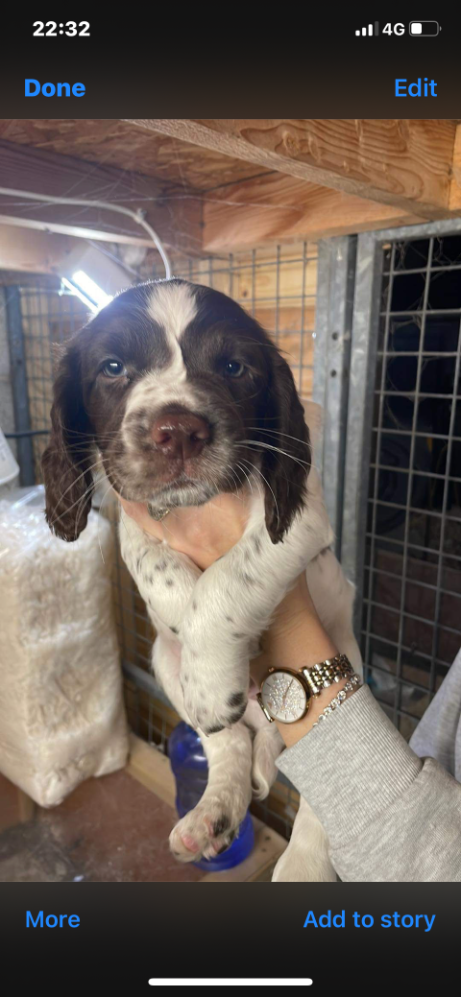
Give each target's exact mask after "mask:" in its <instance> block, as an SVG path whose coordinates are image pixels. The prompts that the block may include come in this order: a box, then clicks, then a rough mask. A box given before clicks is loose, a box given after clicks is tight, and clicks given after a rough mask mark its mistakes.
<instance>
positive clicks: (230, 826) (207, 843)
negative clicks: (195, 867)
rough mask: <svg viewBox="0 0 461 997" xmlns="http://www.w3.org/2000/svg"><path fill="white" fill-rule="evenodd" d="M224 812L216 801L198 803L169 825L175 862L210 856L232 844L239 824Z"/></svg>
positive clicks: (194, 860) (217, 853) (195, 860)
mask: <svg viewBox="0 0 461 997" xmlns="http://www.w3.org/2000/svg"><path fill="white" fill-rule="evenodd" d="M240 823H241V822H240V820H239V822H238V824H237V826H235V822H234V821H233V820H232V818H231V817H230V816H228V815H227V814H226V813H224V811H223V809H222V807H220V806H219V803H218V802H217V803H216V805H213V804H212V803H210V804H209V805H208V806H207V805H205V804H201V803H199V804H198V806H196V807H195V808H194V810H190V811H189V813H187V814H186V815H185V817H183V818H182V819H181V820H180V821H178V823H177V824H176V825H175V827H174V828H173V830H172V832H171V834H170V848H171V851H172V853H173V855H174V856H175V858H177V859H178V861H179V862H197V861H198V859H200V858H205V859H211V858H214V857H215V856H216V855H219V854H220V853H221V852H224V851H225V849H226V848H229V845H231V844H232V842H233V840H234V838H235V836H236V834H237V831H238V828H239V824H240Z"/></svg>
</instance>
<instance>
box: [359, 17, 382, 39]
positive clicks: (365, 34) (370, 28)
mask: <svg viewBox="0 0 461 997" xmlns="http://www.w3.org/2000/svg"><path fill="white" fill-rule="evenodd" d="M355 33H356V35H357V37H358V38H360V37H362V38H372V37H373V35H379V23H378V21H375V22H374V24H367V25H365V27H364V28H356V31H355Z"/></svg>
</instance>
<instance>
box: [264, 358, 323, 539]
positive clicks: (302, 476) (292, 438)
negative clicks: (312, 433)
mask: <svg viewBox="0 0 461 997" xmlns="http://www.w3.org/2000/svg"><path fill="white" fill-rule="evenodd" d="M260 442H261V444H262V448H261V449H262V453H263V456H262V464H261V471H262V474H263V475H264V478H265V479H266V482H263V484H264V488H265V511H266V527H267V531H268V533H269V536H270V538H271V540H272V543H279V541H281V540H283V537H284V535H285V533H286V532H287V530H288V529H289V527H290V526H291V523H292V521H293V519H294V517H295V515H296V513H297V512H298V511H299V510H300V509H301V507H302V504H303V501H304V498H305V493H306V480H307V475H308V473H309V469H310V463H311V447H310V442H309V430H308V428H307V426H306V423H305V419H304V409H303V407H302V405H301V402H300V400H299V397H298V393H297V391H296V388H295V383H294V380H293V375H292V373H291V370H290V368H289V366H288V364H287V363H286V361H285V360H283V358H282V357H281V356H280V354H279V353H277V352H276V351H275V350H274V351H273V353H272V376H271V383H270V387H269V395H268V399H267V402H266V409H265V420H264V432H263V433H261V434H260ZM272 447H275V448H276V449H271V448H272ZM281 451H282V452H281Z"/></svg>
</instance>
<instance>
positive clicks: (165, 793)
mask: <svg viewBox="0 0 461 997" xmlns="http://www.w3.org/2000/svg"><path fill="white" fill-rule="evenodd" d="M125 771H126V772H128V774H129V775H131V776H132V777H133V779H137V781H138V782H141V783H142V785H143V786H145V787H146V789H150V791H151V793H155V795H156V796H159V797H160V799H161V800H163V801H164V802H165V803H168V805H169V806H170V807H174V805H175V802H174V801H175V795H176V793H175V782H174V776H173V773H172V771H171V768H170V763H169V761H168V758H167V757H166V755H162V753H161V752H160V751H157V750H156V749H155V748H152V747H151V746H150V745H149V744H146V742H145V741H141V739H140V738H139V737H136V735H135V734H131V737H130V757H129V761H128V765H127V766H126V770H125Z"/></svg>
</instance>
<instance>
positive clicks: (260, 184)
mask: <svg viewBox="0 0 461 997" xmlns="http://www.w3.org/2000/svg"><path fill="white" fill-rule="evenodd" d="M421 220H422V219H421V217H419V216H417V215H415V214H409V213H408V212H405V211H402V210H401V209H399V208H394V207H392V206H390V205H387V204H377V203H376V202H375V201H366V200H365V199H364V198H360V197H355V196H354V195H352V194H342V193H340V192H339V191H336V190H331V189H330V188H328V187H317V186H315V185H314V184H307V183H304V182H303V181H302V180H297V179H295V178H294V177H287V176H284V175H283V174H281V173H267V174H264V175H263V176H260V177H256V178H255V179H253V180H244V181H242V182H241V183H238V184H232V185H230V186H226V187H223V188H220V189H218V190H214V191H210V192H209V193H207V194H205V195H204V201H203V223H204V227H203V249H204V251H205V252H207V253H219V252H231V251H234V250H244V249H252V248H254V247H257V246H262V245H265V244H270V243H274V242H283V243H286V242H290V241H291V242H295V241H298V240H300V239H303V240H304V239H306V240H311V239H318V238H327V237H328V236H333V235H347V234H348V233H355V232H367V231H370V230H372V229H379V228H391V227H392V226H393V225H396V226H397V225H413V224H414V225H416V224H417V223H418V222H420V221H421Z"/></svg>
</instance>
